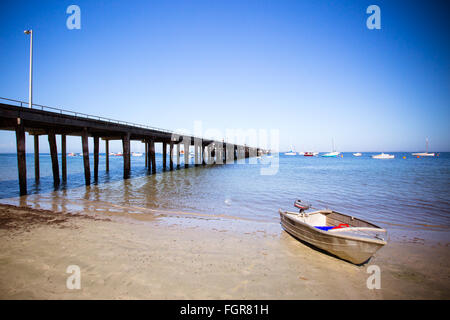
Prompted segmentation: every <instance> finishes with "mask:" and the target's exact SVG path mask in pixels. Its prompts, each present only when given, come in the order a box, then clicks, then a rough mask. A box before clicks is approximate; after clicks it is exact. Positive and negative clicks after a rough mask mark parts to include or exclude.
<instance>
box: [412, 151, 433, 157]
mask: <svg viewBox="0 0 450 320" xmlns="http://www.w3.org/2000/svg"><path fill="white" fill-rule="evenodd" d="M412 155H413V156H420V157H434V156H435V154H434V153H428V152H418V153H413V154H412Z"/></svg>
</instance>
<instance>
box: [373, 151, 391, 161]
mask: <svg viewBox="0 0 450 320" xmlns="http://www.w3.org/2000/svg"><path fill="white" fill-rule="evenodd" d="M372 158H373V159H394V158H395V156H394V155H393V154H388V153H383V152H382V153H380V154H376V155H374V156H372Z"/></svg>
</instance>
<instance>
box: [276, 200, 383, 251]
mask: <svg viewBox="0 0 450 320" xmlns="http://www.w3.org/2000/svg"><path fill="white" fill-rule="evenodd" d="M321 211H323V210H318V211H314V212H315V213H320V212H321ZM331 212H332V213H338V214H341V215H343V216H347V217H351V216H349V215H346V214H343V213H340V212H337V211H333V210H332V211H331ZM279 213H280V214H282V215H284V216H285V217H286V218H287V219H289V220H294V221H296V222H298V223H300V224H301V225H302V226H306V227H308V228H309V229H310V230H313V231H314V232H317V233H319V234H323V235H325V236H328V237H336V238H342V239H347V240H353V241H359V242H368V243H374V244H379V245H386V244H387V241H385V240H380V239H370V238H359V237H353V236H349V235H341V234H338V233H330V232H328V231H324V230H320V229H318V228H316V227H314V226H312V225H310V224H307V223H306V222H302V221H300V220H297V219H293V218H291V217H289V214H292V215H298V213H297V212H290V211H282V210H281V209H279ZM311 213H312V212H311ZM358 219H359V218H358ZM359 220H361V221H364V222H366V223H368V224H370V225H373V226H375V228H370V229H374V230H377V229H379V230H383V231H384V232H387V231H386V229H383V228H381V227H379V226H377V225H374V224H372V223H370V222H368V221H365V220H362V219H359ZM294 227H295V225H294Z"/></svg>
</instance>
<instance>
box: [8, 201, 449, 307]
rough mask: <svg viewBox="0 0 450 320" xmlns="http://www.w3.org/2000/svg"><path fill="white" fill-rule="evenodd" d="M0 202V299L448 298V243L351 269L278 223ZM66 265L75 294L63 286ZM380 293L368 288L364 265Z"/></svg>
mask: <svg viewBox="0 0 450 320" xmlns="http://www.w3.org/2000/svg"><path fill="white" fill-rule="evenodd" d="M102 210H104V208H102V209H99V210H96V211H95V214H94V215H90V214H79V213H70V212H64V213H62V212H58V210H55V211H56V213H55V212H54V211H51V210H42V209H31V208H28V207H17V206H13V205H3V204H0V244H1V246H2V251H1V252H0V298H1V299H449V298H450V279H449V275H450V267H449V261H450V254H449V250H448V243H447V244H439V243H433V244H430V245H428V244H424V243H421V242H417V243H414V242H412V243H408V242H404V243H402V242H392V243H388V245H386V246H385V247H384V248H382V249H381V250H380V251H379V252H377V253H376V255H375V256H374V257H373V258H372V259H371V260H370V261H369V262H368V263H367V264H365V265H363V266H355V265H352V264H350V263H348V262H345V261H342V260H339V259H337V258H334V257H332V256H329V255H327V254H323V253H321V252H318V251H317V250H315V249H313V248H310V247H308V246H305V245H303V244H301V243H299V242H298V241H297V240H295V239H293V238H292V237H291V236H289V235H288V234H286V233H285V232H282V231H280V229H279V228H280V227H279V226H276V225H273V226H262V225H261V224H255V223H252V222H248V221H227V220H226V219H213V220H211V219H205V218H204V217H175V216H174V217H159V216H158V215H157V214H155V215H154V217H152V218H148V219H146V220H145V221H142V220H136V219H134V218H132V217H127V216H118V217H111V216H110V215H106V214H105V212H103V213H102ZM69 265H78V266H79V267H80V271H81V289H80V290H69V289H67V287H66V280H67V277H69V276H70V275H69V274H67V273H66V269H67V267H68V266H69ZM371 265H378V266H379V267H380V270H381V289H380V290H377V289H373V290H369V289H368V288H367V286H366V281H367V278H368V277H369V276H370V274H368V273H367V268H368V266H371Z"/></svg>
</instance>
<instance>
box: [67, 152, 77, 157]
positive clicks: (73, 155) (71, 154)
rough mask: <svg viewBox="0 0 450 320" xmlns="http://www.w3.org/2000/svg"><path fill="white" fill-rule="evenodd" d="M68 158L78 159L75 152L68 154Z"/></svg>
mask: <svg viewBox="0 0 450 320" xmlns="http://www.w3.org/2000/svg"><path fill="white" fill-rule="evenodd" d="M68 156H69V157H76V154H75V153H73V152H71V153H69V154H68Z"/></svg>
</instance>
